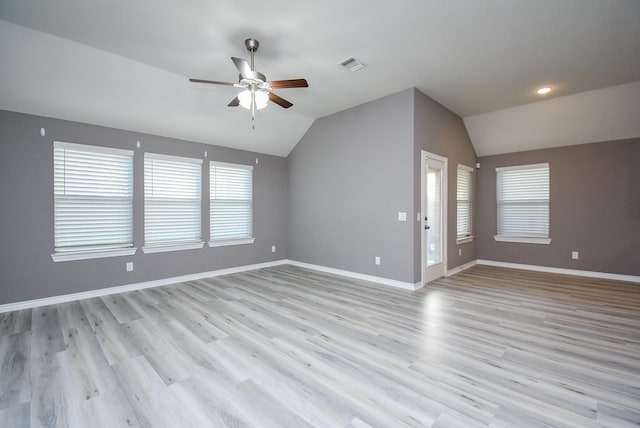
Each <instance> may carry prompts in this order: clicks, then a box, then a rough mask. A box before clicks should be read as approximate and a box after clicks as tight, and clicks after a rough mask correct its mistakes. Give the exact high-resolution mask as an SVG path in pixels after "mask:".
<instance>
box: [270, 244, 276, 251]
mask: <svg viewBox="0 0 640 428" xmlns="http://www.w3.org/2000/svg"><path fill="white" fill-rule="evenodd" d="M271 252H272V253H275V252H276V246H275V245H272V246H271Z"/></svg>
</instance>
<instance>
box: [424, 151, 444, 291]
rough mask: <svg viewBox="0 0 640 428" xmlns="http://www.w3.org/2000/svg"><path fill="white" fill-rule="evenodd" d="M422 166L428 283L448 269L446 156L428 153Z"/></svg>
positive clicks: (425, 279) (425, 281) (425, 257)
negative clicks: (446, 250) (441, 156)
mask: <svg viewBox="0 0 640 428" xmlns="http://www.w3.org/2000/svg"><path fill="white" fill-rule="evenodd" d="M423 169H424V171H423V201H424V204H423V205H424V206H423V219H424V221H423V225H422V227H423V238H422V246H423V249H422V252H423V264H424V266H423V281H424V283H427V282H430V281H433V280H434V279H437V278H441V277H443V276H444V274H445V271H446V260H445V259H446V252H445V249H446V236H445V235H446V214H445V213H446V198H445V195H446V193H445V188H446V177H447V175H446V159H443V158H440V157H435V156H433V155H428V154H427V155H425V157H424V159H423Z"/></svg>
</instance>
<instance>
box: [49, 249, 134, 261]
mask: <svg viewBox="0 0 640 428" xmlns="http://www.w3.org/2000/svg"><path fill="white" fill-rule="evenodd" d="M136 251H138V249H137V248H136V247H133V248H117V249H113V250H101V251H82V252H73V253H71V252H69V253H53V254H51V259H53V261H54V262H56V263H58V262H70V261H73V260H89V259H102V258H105V257H121V256H133V255H134V254H135V253H136Z"/></svg>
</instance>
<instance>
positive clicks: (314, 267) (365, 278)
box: [286, 260, 423, 291]
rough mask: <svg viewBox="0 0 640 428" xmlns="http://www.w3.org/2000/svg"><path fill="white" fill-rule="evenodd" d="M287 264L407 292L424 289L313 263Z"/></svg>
mask: <svg viewBox="0 0 640 428" xmlns="http://www.w3.org/2000/svg"><path fill="white" fill-rule="evenodd" d="M286 262H287V263H288V264H290V265H293V266H298V267H302V268H306V269H311V270H317V271H320V272H326V273H333V274H335V275H342V276H346V277H349V278H355V279H361V280H363V281H370V282H376V283H378V284H383V285H389V286H391V287H397V288H403V289H405V290H414V291H415V290H417V289H419V288H421V287H422V285H423V284H422V283H421V282H416V283H415V284H413V283H411V282H404V281H397V280H395V279H389V278H383V277H381V276H374V275H365V274H363V273H358V272H351V271H348V270H342V269H335V268H332V267H327V266H320V265H314V264H311V263H304V262H299V261H296V260H286Z"/></svg>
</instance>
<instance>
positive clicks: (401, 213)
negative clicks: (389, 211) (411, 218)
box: [398, 212, 407, 221]
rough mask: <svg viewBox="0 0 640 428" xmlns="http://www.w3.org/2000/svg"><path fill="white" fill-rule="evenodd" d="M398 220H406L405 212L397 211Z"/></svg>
mask: <svg viewBox="0 0 640 428" xmlns="http://www.w3.org/2000/svg"><path fill="white" fill-rule="evenodd" d="M398 221H407V213H403V212H399V213H398Z"/></svg>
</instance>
